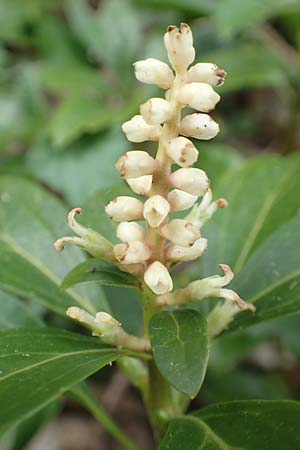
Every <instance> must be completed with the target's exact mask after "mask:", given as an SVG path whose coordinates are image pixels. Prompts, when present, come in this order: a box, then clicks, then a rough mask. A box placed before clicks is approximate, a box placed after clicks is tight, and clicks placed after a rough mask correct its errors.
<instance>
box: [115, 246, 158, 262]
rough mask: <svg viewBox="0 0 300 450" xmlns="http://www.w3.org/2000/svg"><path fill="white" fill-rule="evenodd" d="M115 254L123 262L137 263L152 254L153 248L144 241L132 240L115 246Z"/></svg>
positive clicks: (145, 259)
mask: <svg viewBox="0 0 300 450" xmlns="http://www.w3.org/2000/svg"><path fill="white" fill-rule="evenodd" d="M114 255H115V258H116V260H117V261H119V262H120V263H121V264H137V263H140V262H143V261H147V259H149V258H150V256H151V249H150V247H149V246H148V245H147V244H146V242H142V241H130V242H125V243H123V244H117V245H115V246H114Z"/></svg>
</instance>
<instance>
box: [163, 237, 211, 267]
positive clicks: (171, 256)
mask: <svg viewBox="0 0 300 450" xmlns="http://www.w3.org/2000/svg"><path fill="white" fill-rule="evenodd" d="M206 249H207V239H204V238H200V239H198V240H197V241H195V242H194V244H193V245H192V246H191V247H182V246H180V245H176V244H171V245H169V246H168V247H167V249H166V258H167V260H168V261H173V262H177V261H193V260H194V259H197V258H200V256H202V255H203V253H204V252H205V250H206Z"/></svg>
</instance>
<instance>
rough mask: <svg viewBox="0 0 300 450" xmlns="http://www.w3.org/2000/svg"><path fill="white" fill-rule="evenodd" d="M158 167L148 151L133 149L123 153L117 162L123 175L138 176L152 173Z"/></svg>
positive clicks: (126, 176) (125, 176)
mask: <svg viewBox="0 0 300 450" xmlns="http://www.w3.org/2000/svg"><path fill="white" fill-rule="evenodd" d="M155 167H156V162H155V159H154V158H152V156H150V155H149V153H147V152H143V151H140V150H131V151H130V152H126V153H125V154H124V155H122V156H121V157H120V158H119V159H118V161H117V162H116V168H117V170H118V171H119V172H120V175H121V177H124V178H137V177H141V176H143V175H151V174H152V173H153V172H154V170H155Z"/></svg>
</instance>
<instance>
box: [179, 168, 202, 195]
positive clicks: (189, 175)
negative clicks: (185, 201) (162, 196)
mask: <svg viewBox="0 0 300 450" xmlns="http://www.w3.org/2000/svg"><path fill="white" fill-rule="evenodd" d="M170 180H171V183H172V185H173V186H174V187H176V188H178V189H181V190H183V191H185V192H187V193H188V194H192V195H198V196H200V197H202V196H203V195H204V194H205V192H206V191H207V190H208V188H209V179H208V178H207V175H206V173H205V172H204V170H201V169H197V168H195V167H190V168H188V169H178V170H176V171H175V172H173V173H172V174H171V176H170Z"/></svg>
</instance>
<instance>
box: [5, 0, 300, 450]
mask: <svg viewBox="0 0 300 450" xmlns="http://www.w3.org/2000/svg"><path fill="white" fill-rule="evenodd" d="M181 21H184V22H187V23H189V24H190V26H191V28H192V31H193V34H194V43H195V47H196V53H197V61H202V62H213V63H217V64H218V65H219V66H220V67H221V68H223V69H225V70H226V71H227V72H228V76H227V78H226V82H225V84H224V85H223V86H221V87H220V88H218V92H219V93H220V94H221V96H222V101H221V102H220V103H219V104H218V106H217V109H216V111H214V113H213V116H214V118H215V119H216V121H217V122H219V123H220V126H221V132H220V134H219V135H218V136H217V138H216V139H214V140H213V142H205V143H201V142H200V143H199V142H198V143H197V146H198V148H199V150H200V161H199V165H200V167H202V166H203V167H204V168H205V169H207V171H208V174H209V175H210V176H211V178H212V182H213V187H214V185H216V184H217V180H218V178H220V177H221V176H222V175H223V174H225V172H226V173H227V172H228V171H229V169H230V171H231V172H230V173H234V171H235V170H238V169H239V168H240V167H241V166H242V163H243V161H244V159H245V158H246V159H247V158H250V157H252V156H258V155H263V154H281V155H283V156H287V155H288V154H290V153H294V152H297V151H299V148H300V126H299V125H300V1H299V0H266V1H262V0H243V1H240V0H161V1H160V0H131V1H130V0H106V1H104V0H103V1H99V0H90V1H87V0H26V1H25V0H0V41H1V44H0V160H1V164H0V173H1V175H5V176H7V175H9V176H11V175H12V176H13V178H9V180H14V181H13V183H14V184H15V187H14V188H15V191H16V192H17V195H18V196H20V198H19V200H18V201H19V208H20V210H19V212H17V211H15V212H14V214H13V213H12V215H11V222H10V223H9V224H8V225H7V228H9V227H11V229H13V231H16V236H20V229H22V233H24V235H28V236H29V235H30V236H31V233H32V237H33V239H35V235H34V233H33V231H34V230H31V231H30V227H31V219H30V220H29V217H27V218H26V217H25V219H23V217H24V215H23V216H22V214H23V213H24V211H25V210H26V206H27V204H29V203H30V201H31V191H30V190H28V192H25V190H26V183H25V184H24V178H26V179H27V180H32V181H34V182H36V183H38V184H39V185H41V186H43V187H45V188H46V189H47V191H48V192H49V193H51V194H52V195H54V196H55V197H57V198H59V199H60V200H61V201H62V202H63V203H64V205H65V206H66V207H67V208H70V207H77V206H85V208H84V210H85V212H86V213H87V217H88V219H89V220H86V219H83V220H84V221H86V222H87V223H89V225H92V226H95V227H96V228H98V229H100V230H101V231H102V232H104V233H105V232H106V233H107V234H109V232H110V231H109V230H108V229H107V222H103V223H102V222H101V223H100V219H101V220H104V219H103V217H104V216H103V215H101V213H100V210H101V208H102V207H103V205H101V204H100V202H99V200H98V196H97V195H98V194H97V192H99V190H102V192H104V193H105V195H104V196H105V197H106V199H107V200H108V199H111V198H113V196H114V188H113V186H114V185H115V184H116V183H119V177H118V173H117V171H116V170H115V168H114V163H115V161H116V159H117V157H118V156H119V155H120V154H122V153H123V152H125V151H126V150H127V149H128V148H130V147H129V143H128V142H127V141H126V139H125V138H124V136H123V135H122V132H121V128H120V126H121V123H122V122H123V121H125V120H128V119H129V118H130V117H131V116H132V115H134V114H136V113H137V111H138V105H139V104H140V103H141V102H143V101H144V100H146V99H147V98H149V96H160V95H162V91H161V90H159V89H158V88H156V87H154V86H148V85H142V84H141V83H139V82H137V81H136V80H135V77H134V72H133V67H132V63H133V62H135V61H136V60H138V59H144V58H147V57H156V58H160V59H162V60H164V61H166V52H165V49H164V47H163V41H162V37H163V34H164V32H165V30H166V27H167V25H168V24H177V25H178V24H179V23H180V22H181ZM135 148H149V147H148V145H146V146H145V145H144V144H139V145H138V146H136V145H135ZM150 150H151V148H150ZM295 161H296V160H295ZM291 164H292V165H293V163H291ZM265 166H267V165H265ZM267 172H268V170H267V169H265V173H266V177H267ZM293 176H294V177H296V178H297V177H299V172H296V174H294V175H293ZM296 178H295V179H296ZM291 181H293V180H291ZM272 182H273V183H274V185H276V178H275V179H274V180H273V181H272ZM293 182H294V184H295V180H294V181H293ZM4 186H5V183H4ZM103 190H104V191H103ZM228 190H229V192H230V189H228ZM32 192H33V194H32V196H34V195H35V194H34V191H32ZM249 192H251V190H250V191H249ZM7 195H8V194H7V193H6V191H5V190H4V191H3V190H1V200H2V201H3V202H4V203H6V202H8V201H9V197H7ZM247 195H248V194H247ZM293 195H297V196H299V191H297V190H294V193H293ZM42 204H43V202H41V205H42ZM53 208H54V207H51V211H47V212H44V215H45V216H46V215H50V216H51V214H52V212H53ZM21 212H22V214H21ZM46 213H47V214H46ZM53 214H54V215H53V222H54V220H56V221H57V222H59V224H60V225H59V226H62V225H61V224H63V223H64V221H65V216H64V215H63V213H62V211H61V210H59V211H58V212H56V213H53ZM220 214H221V213H220ZM0 217H1V220H3V219H2V216H0ZM289 218H290V216H289V217H288V219H289ZM22 220H24V223H23V228H22V226H21V225H22ZM43 220H44V219H43ZM45 220H46V219H45ZM51 220H52V219H51ZM220 220H221V218H220ZM26 221H27V222H26ZM17 222H18V227H17V226H16V223H17ZM282 222H284V220H282ZM2 225H3V224H2ZM63 226H64V227H65V225H63ZM271 228H272V227H271ZM65 229H66V227H65ZM274 229H275V226H274ZM271 231H273V229H272V230H271ZM55 233H56V231H55ZM55 233H54V234H55ZM43 236H44V235H43V234H41V237H40V239H39V243H38V244H37V245H39V246H40V254H39V257H41V259H42V260H43V258H44V260H45V261H44V262H45V265H48V266H49V265H51V264H52V266H53V267H55V270H56V269H57V270H58V268H57V266H58V256H57V255H56V254H54V252H53V250H52V247H51V245H52V242H50V240H51V239H50V237H49V236H48V235H47V234H46V233H45V236H47V239H48V240H47V242H45V240H44V241H43V239H42V238H43ZM56 237H59V234H57V235H56ZM16 239H19V240H20V241H21V238H19V237H17V238H16ZM48 241H49V242H50V243H49V242H48ZM42 242H43V245H44V247H43V248H41V244H42ZM22 244H23V243H22ZM212 247H213V242H212ZM35 250H36V249H35ZM35 250H34V251H35ZM36 251H37V250H36ZM51 252H52V253H53V254H52V253H51ZM68 252H69V250H68ZM41 255H42V256H41ZM71 255H72V253H71ZM76 262H77V261H76ZM76 262H74V264H73V265H75V264H76ZM219 262H226V263H227V262H228V261H219ZM70 268H72V264H71V265H69V269H70ZM214 271H215V268H214ZM66 272H67V268H66V267H64V268H63V269H62V270H61V273H60V275H61V276H63V275H64V274H65V273H66ZM185 281H186V279H185V278H184V275H182V279H179V278H178V284H184V282H185ZM4 287H5V286H4ZM1 288H3V283H2V284H1ZM4 290H6V289H4ZM22 292H23V291H22ZM106 294H107V298H108V301H109V303H110V306H111V308H112V310H113V312H114V313H115V314H116V316H117V317H118V318H120V319H121V320H122V322H123V323H124V324H125V326H126V327H127V329H128V330H130V331H137V330H138V329H139V327H140V320H141V316H140V307H139V304H138V300H137V299H134V298H133V297H132V294H131V293H130V294H129V293H128V292H123V293H122V295H121V297H120V291H118V294H117V295H116V292H115V291H114V290H112V289H110V290H106ZM1 295H2V299H4V301H5V299H6V295H7V294H4V293H2V294H1ZM21 296H22V295H21ZM23 296H24V297H25V298H27V297H26V295H24V294H23ZM29 298H30V295H29ZM7 299H8V297H7ZM9 301H10V302H12V303H9ZM9 301H8V300H7V304H13V302H14V301H15V300H14V298H10V300H9ZM34 310H35V311H36V312H38V313H39V314H40V315H44V312H43V310H41V311H40V310H39V309H38V308H37V307H35V309H34ZM11 311H12V312H11V320H12V323H13V324H14V326H18V325H24V322H22V320H23V319H20V324H18V323H17V324H16V322H15V320H16V315H15V309H14V308H13V307H12V309H11ZM26 314H27V313H26ZM20 317H21V316H20ZM26 317H27V316H26ZM47 319H48V320H49V321H50V324H51V325H55V326H57V325H63V326H69V323H67V322H65V321H64V319H53V317H52V316H47ZM24 320H25V319H24ZM26 320H27V319H26ZM25 323H27V322H25ZM0 325H1V324H0ZM299 325H300V321H299V318H298V316H295V317H292V318H286V319H282V320H280V321H277V322H269V323H267V324H266V325H259V326H258V327H254V328H253V329H251V331H244V332H241V333H239V334H237V335H234V336H233V335H229V336H227V337H225V338H224V340H223V341H222V342H221V343H220V344H219V345H218V346H216V347H215V349H214V351H213V353H212V358H211V362H210V368H209V370H208V376H207V379H206V382H205V386H204V389H203V393H201V398H200V400H199V399H198V400H197V402H198V403H200V404H202V403H206V402H210V401H222V400H229V399H237V398H260V397H261V398H288V397H293V398H299V392H300V380H299V375H298V373H299V364H300V363H299V355H300V345H299V340H300V339H299V338H300V333H299ZM29 434H30V433H29ZM27 435H28V431H27ZM27 435H26V436H27ZM27 437H28V436H27ZM25 440H26V439H25ZM21 441H22V440H21ZM17 448H22V445H21V444H18V445H17V444H15V447H14V449H17ZM107 448H108V447H107Z"/></svg>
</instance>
